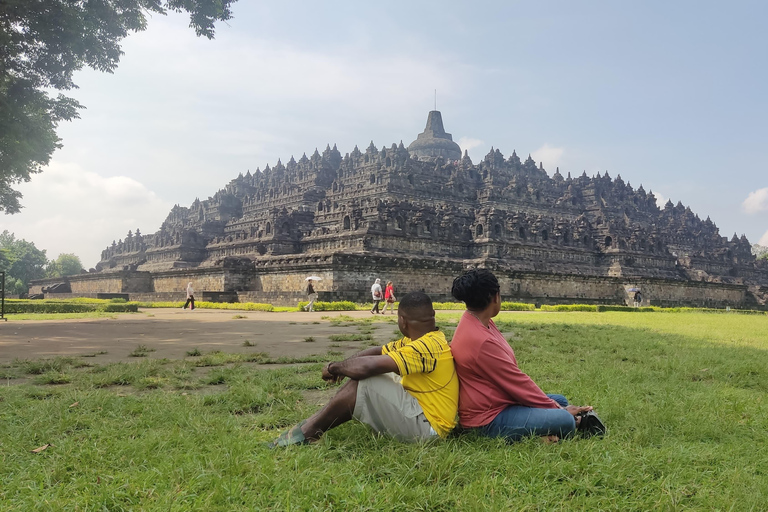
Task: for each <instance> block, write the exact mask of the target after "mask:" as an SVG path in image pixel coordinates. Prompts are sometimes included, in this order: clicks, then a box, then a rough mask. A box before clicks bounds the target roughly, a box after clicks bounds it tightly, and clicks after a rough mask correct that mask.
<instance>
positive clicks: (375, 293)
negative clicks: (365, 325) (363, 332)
mask: <svg viewBox="0 0 768 512" xmlns="http://www.w3.org/2000/svg"><path fill="white" fill-rule="evenodd" d="M371 297H373V307H372V308H371V314H372V315H380V314H381V312H380V311H379V303H380V302H381V299H383V298H384V293H383V292H382V291H381V279H379V278H378V277H377V278H376V281H374V282H373V286H371Z"/></svg>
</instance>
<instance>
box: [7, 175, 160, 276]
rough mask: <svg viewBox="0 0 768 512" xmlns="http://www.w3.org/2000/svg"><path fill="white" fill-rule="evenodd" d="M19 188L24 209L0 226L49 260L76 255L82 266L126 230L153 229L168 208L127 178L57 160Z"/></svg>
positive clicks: (8, 217)
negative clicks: (92, 170)
mask: <svg viewBox="0 0 768 512" xmlns="http://www.w3.org/2000/svg"><path fill="white" fill-rule="evenodd" d="M18 188H19V190H20V191H21V192H22V194H24V199H23V200H22V204H23V205H24V209H23V210H22V212H21V213H19V214H17V215H9V216H4V217H3V218H2V229H7V230H9V231H10V232H12V233H14V234H15V235H16V238H23V239H25V240H27V241H29V242H34V243H35V246H36V247H37V248H38V249H45V250H46V254H47V256H48V258H49V259H54V258H56V257H57V256H58V255H59V254H61V253H74V254H77V255H78V256H79V257H80V260H81V261H82V262H83V265H84V266H85V267H86V268H89V267H92V266H94V265H95V264H96V262H98V260H99V257H100V255H101V251H102V250H103V249H104V248H105V247H106V246H107V245H108V244H109V243H110V242H111V241H112V239H113V238H116V237H121V236H122V237H124V236H125V235H126V234H127V233H128V230H134V231H135V230H136V228H139V229H141V231H142V232H144V233H153V232H155V231H156V230H157V229H158V228H159V227H160V224H161V223H162V221H163V220H164V219H165V217H166V215H167V214H168V211H169V210H170V208H171V204H169V203H166V202H165V201H163V200H161V199H160V198H159V197H158V196H157V195H156V194H155V193H154V192H152V191H151V190H148V189H147V188H146V187H145V186H144V185H143V184H141V183H139V182H138V181H136V180H134V179H132V178H128V177H125V176H114V177H110V178H105V177H103V176H100V175H99V174H96V173H94V172H88V171H85V170H83V169H82V168H81V167H80V166H78V165H76V164H67V163H60V162H56V161H54V162H53V163H51V165H49V166H48V167H47V168H46V169H45V170H44V171H43V172H42V173H41V174H38V175H35V176H34V177H33V178H32V180H31V181H30V182H29V183H25V184H23V185H21V186H19V187H18Z"/></svg>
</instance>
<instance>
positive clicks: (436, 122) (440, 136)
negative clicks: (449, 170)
mask: <svg viewBox="0 0 768 512" xmlns="http://www.w3.org/2000/svg"><path fill="white" fill-rule="evenodd" d="M408 153H410V154H411V156H415V157H416V158H419V159H424V158H433V157H438V156H440V157H443V158H446V159H448V160H459V159H461V148H460V147H459V145H458V144H456V143H455V142H453V138H452V137H451V134H450V133H446V132H445V129H444V128H443V116H441V115H440V111H439V110H433V111H431V112H430V113H429V117H427V127H426V128H424V131H423V132H422V133H420V134H419V136H418V137H417V138H416V140H415V141H413V142H411V144H410V145H409V146H408Z"/></svg>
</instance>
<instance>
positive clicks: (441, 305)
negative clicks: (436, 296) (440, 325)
mask: <svg viewBox="0 0 768 512" xmlns="http://www.w3.org/2000/svg"><path fill="white" fill-rule="evenodd" d="M432 307H433V308H434V309H435V311H437V310H440V309H460V310H462V311H463V310H465V309H467V307H466V305H465V304H464V303H463V302H433V303H432Z"/></svg>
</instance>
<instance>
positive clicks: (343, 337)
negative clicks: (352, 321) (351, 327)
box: [328, 333, 373, 341]
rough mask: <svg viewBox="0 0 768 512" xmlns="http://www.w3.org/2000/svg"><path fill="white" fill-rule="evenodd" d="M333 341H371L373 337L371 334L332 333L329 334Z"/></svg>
mask: <svg viewBox="0 0 768 512" xmlns="http://www.w3.org/2000/svg"><path fill="white" fill-rule="evenodd" d="M328 339H329V340H331V341H369V340H372V339H373V336H371V335H370V334H362V333H361V334H331V335H330V336H328Z"/></svg>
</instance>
